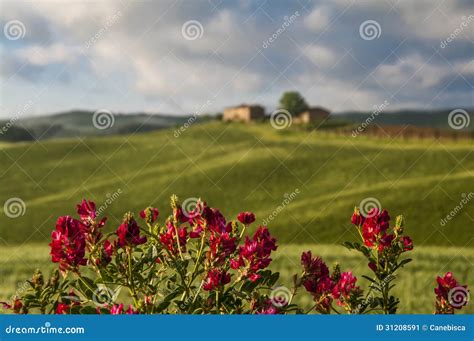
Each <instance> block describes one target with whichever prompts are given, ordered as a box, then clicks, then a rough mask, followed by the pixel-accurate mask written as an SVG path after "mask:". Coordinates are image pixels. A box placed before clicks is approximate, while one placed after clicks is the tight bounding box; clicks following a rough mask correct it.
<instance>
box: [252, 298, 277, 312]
mask: <svg viewBox="0 0 474 341" xmlns="http://www.w3.org/2000/svg"><path fill="white" fill-rule="evenodd" d="M279 313H280V311H279V309H278V308H277V307H276V306H275V305H274V304H273V301H272V300H271V299H268V300H265V301H264V302H263V304H261V305H260V306H259V307H257V308H256V309H255V314H258V315H260V314H261V315H276V314H279Z"/></svg>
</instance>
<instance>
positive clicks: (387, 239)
mask: <svg viewBox="0 0 474 341" xmlns="http://www.w3.org/2000/svg"><path fill="white" fill-rule="evenodd" d="M394 239H395V235H393V234H386V235H385V236H383V237H381V238H380V240H379V252H383V251H384V250H386V249H389V248H390V247H391V246H392V241H393V240H394Z"/></svg>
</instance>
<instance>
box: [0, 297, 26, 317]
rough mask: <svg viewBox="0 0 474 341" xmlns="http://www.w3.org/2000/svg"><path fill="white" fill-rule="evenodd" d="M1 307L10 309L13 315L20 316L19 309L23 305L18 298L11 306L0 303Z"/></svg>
mask: <svg viewBox="0 0 474 341" xmlns="http://www.w3.org/2000/svg"><path fill="white" fill-rule="evenodd" d="M0 303H1V304H2V305H3V309H11V310H13V313H14V314H20V313H21V308H23V303H22V302H21V300H20V299H19V298H15V300H14V301H13V305H11V304H9V303H7V302H0Z"/></svg>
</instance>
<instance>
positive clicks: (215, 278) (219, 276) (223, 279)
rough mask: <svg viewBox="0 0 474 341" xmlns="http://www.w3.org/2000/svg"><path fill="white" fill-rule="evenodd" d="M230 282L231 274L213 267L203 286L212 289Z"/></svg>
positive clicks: (208, 289) (205, 288)
mask: <svg viewBox="0 0 474 341" xmlns="http://www.w3.org/2000/svg"><path fill="white" fill-rule="evenodd" d="M229 282H230V274H228V273H226V272H225V271H224V270H219V269H211V270H210V271H209V272H208V273H207V276H206V278H205V279H204V284H203V286H202V288H203V289H204V290H206V291H211V290H214V289H216V288H218V287H219V286H222V285H226V284H227V283H229Z"/></svg>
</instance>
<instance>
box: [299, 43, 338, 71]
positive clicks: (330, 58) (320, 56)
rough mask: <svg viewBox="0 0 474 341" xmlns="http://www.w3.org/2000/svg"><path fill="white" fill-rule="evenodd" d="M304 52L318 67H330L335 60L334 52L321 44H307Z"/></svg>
mask: <svg viewBox="0 0 474 341" xmlns="http://www.w3.org/2000/svg"><path fill="white" fill-rule="evenodd" d="M304 54H305V56H306V57H308V58H309V60H311V61H312V62H313V63H314V64H315V65H317V66H318V67H324V68H327V67H332V66H333V65H334V64H335V63H336V62H337V55H336V53H334V52H333V51H332V50H331V49H330V48H327V47H324V46H322V45H314V44H313V45H307V46H305V47H304Z"/></svg>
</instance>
